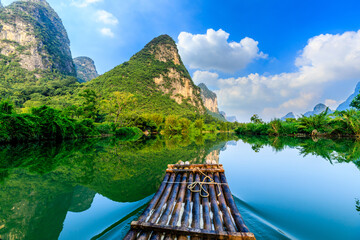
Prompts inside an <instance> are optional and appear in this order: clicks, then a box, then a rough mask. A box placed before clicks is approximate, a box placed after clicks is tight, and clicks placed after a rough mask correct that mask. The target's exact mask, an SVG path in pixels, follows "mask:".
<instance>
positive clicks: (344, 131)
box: [235, 109, 360, 137]
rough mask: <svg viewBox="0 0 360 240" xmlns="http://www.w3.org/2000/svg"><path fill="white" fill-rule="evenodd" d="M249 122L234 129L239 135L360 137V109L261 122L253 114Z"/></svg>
mask: <svg viewBox="0 0 360 240" xmlns="http://www.w3.org/2000/svg"><path fill="white" fill-rule="evenodd" d="M251 121H252V122H250V123H240V124H239V127H238V128H237V129H236V130H235V131H236V133H237V134H239V135H249V134H251V135H277V136H279V135H281V136H286V135H292V136H294V135H297V136H298V135H313V136H316V135H327V136H356V137H360V111H357V110H354V109H350V110H346V111H335V112H334V113H332V114H327V111H325V112H322V113H320V114H317V115H313V116H309V117H306V116H304V115H303V116H302V117H300V118H298V119H294V118H288V119H286V121H281V120H279V119H274V120H272V121H270V122H263V121H262V120H261V119H259V118H258V116H257V115H254V116H253V117H252V118H251Z"/></svg>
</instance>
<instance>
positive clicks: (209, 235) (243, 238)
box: [131, 222, 255, 240]
mask: <svg viewBox="0 0 360 240" xmlns="http://www.w3.org/2000/svg"><path fill="white" fill-rule="evenodd" d="M131 226H132V227H133V228H134V229H142V230H145V231H158V232H167V233H171V234H174V233H175V234H176V235H178V234H180V235H190V236H195V237H199V238H200V239H229V240H236V239H239V240H255V236H254V234H253V233H249V232H232V233H231V232H226V231H223V232H217V231H214V230H205V229H193V228H189V227H178V226H163V225H158V224H153V223H148V222H143V223H138V222H133V223H132V224H131Z"/></svg>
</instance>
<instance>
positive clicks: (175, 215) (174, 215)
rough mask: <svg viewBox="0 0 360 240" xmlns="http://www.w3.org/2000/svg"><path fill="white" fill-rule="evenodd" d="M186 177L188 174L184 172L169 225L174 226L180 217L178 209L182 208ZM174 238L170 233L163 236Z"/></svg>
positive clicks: (168, 239) (169, 238)
mask: <svg viewBox="0 0 360 240" xmlns="http://www.w3.org/2000/svg"><path fill="white" fill-rule="evenodd" d="M187 177H188V174H187V173H184V175H183V177H182V180H181V187H180V191H179V195H178V199H177V202H176V205H175V208H174V211H173V213H172V216H171V219H170V222H169V225H170V226H176V224H177V222H178V221H179V217H180V211H181V208H182V204H183V202H184V198H185V191H186V186H187ZM171 239H174V237H173V236H172V235H171V234H167V235H166V236H165V240H171Z"/></svg>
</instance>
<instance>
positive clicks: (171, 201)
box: [150, 174, 181, 240]
mask: <svg viewBox="0 0 360 240" xmlns="http://www.w3.org/2000/svg"><path fill="white" fill-rule="evenodd" d="M180 180H181V174H178V175H177V176H176V179H175V183H174V186H173V188H172V191H171V194H170V196H169V198H168V201H167V202H166V208H165V210H164V212H163V214H162V215H161V217H160V219H159V221H158V223H157V224H159V225H165V224H166V223H167V222H168V219H169V215H170V213H171V210H172V209H173V206H174V202H175V199H176V196H177V193H178V191H179V186H180V184H179V182H180ZM160 236H161V234H158V233H153V234H152V236H151V238H150V239H151V240H159V239H160Z"/></svg>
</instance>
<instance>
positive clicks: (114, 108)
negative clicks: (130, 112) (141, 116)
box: [102, 91, 136, 123]
mask: <svg viewBox="0 0 360 240" xmlns="http://www.w3.org/2000/svg"><path fill="white" fill-rule="evenodd" d="M135 101H136V98H135V96H134V95H133V94H131V93H128V92H119V91H116V92H113V93H112V96H111V97H110V98H109V99H108V100H103V102H102V103H103V110H104V112H106V113H107V114H109V115H112V116H114V122H115V123H117V122H118V120H119V117H120V115H121V113H122V112H123V110H124V108H126V107H128V106H129V105H131V104H133V103H135Z"/></svg>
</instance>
